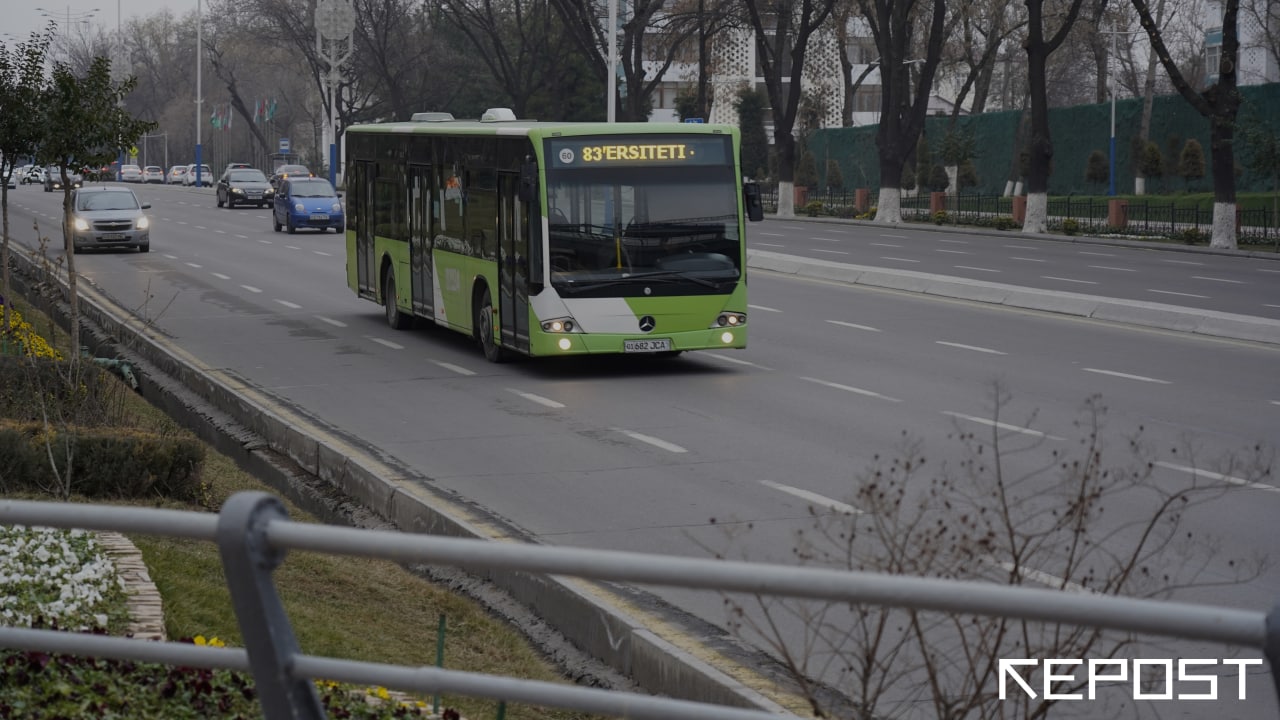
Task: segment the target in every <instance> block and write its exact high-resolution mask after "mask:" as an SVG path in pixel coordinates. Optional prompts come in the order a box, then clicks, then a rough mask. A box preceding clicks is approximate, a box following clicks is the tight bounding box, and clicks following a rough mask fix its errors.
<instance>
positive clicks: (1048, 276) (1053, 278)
mask: <svg viewBox="0 0 1280 720" xmlns="http://www.w3.org/2000/svg"><path fill="white" fill-rule="evenodd" d="M1040 277H1042V278H1044V279H1045V280H1059V281H1061V282H1069V283H1079V284H1081V285H1097V284H1098V283H1096V282H1094V281H1092V280H1073V279H1071V278H1064V277H1054V276H1053V275H1041V276H1040Z"/></svg>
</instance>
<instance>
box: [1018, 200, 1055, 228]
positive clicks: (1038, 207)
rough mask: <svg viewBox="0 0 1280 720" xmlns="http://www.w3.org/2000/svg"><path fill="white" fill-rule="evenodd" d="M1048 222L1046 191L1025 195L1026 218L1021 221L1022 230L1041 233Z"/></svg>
mask: <svg viewBox="0 0 1280 720" xmlns="http://www.w3.org/2000/svg"><path fill="white" fill-rule="evenodd" d="M1048 222H1049V195H1048V193H1031V194H1030V195H1027V218H1026V220H1024V221H1023V222H1022V232H1025V233H1042V232H1044V231H1045V229H1046V227H1047V225H1048Z"/></svg>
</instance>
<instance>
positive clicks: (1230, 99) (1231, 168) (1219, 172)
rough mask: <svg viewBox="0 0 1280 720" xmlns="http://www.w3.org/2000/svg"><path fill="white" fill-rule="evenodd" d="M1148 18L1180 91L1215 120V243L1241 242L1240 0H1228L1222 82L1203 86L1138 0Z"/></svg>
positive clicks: (1212, 140)
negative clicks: (1190, 78)
mask: <svg viewBox="0 0 1280 720" xmlns="http://www.w3.org/2000/svg"><path fill="white" fill-rule="evenodd" d="M1133 7H1134V9H1136V10H1137V11H1138V16H1139V17H1140V18H1141V19H1142V28H1143V29H1144V30H1146V31H1147V37H1149V38H1150V39H1151V47H1152V49H1154V50H1155V54H1156V57H1158V58H1160V64H1161V65H1163V66H1164V69H1165V72H1167V73H1168V74H1169V79H1170V80H1172V81H1173V86H1174V88H1175V89H1177V91H1178V93H1179V94H1180V95H1182V97H1183V98H1184V99H1185V100H1186V101H1187V102H1188V103H1191V106H1192V107H1194V108H1195V109H1196V111H1197V112H1199V113H1200V114H1201V115H1203V116H1204V117H1205V118H1206V119H1208V120H1209V147H1210V152H1211V155H1212V158H1213V159H1212V169H1213V237H1212V238H1211V239H1210V241H1209V244H1210V246H1212V247H1216V248H1235V247H1236V175H1235V149H1234V144H1235V143H1234V138H1235V125H1236V114H1237V113H1238V112H1239V110H1240V92H1239V90H1238V89H1237V88H1236V73H1237V71H1238V66H1237V63H1238V61H1239V56H1240V37H1239V34H1238V32H1239V28H1238V25H1237V21H1238V15H1239V10H1240V0H1224V2H1223V5H1222V53H1221V56H1220V59H1219V61H1218V67H1217V68H1216V70H1217V77H1218V79H1217V82H1215V83H1213V84H1212V85H1210V86H1209V87H1207V88H1205V89H1204V90H1203V91H1199V92H1197V91H1196V89H1195V88H1194V87H1192V85H1191V84H1190V83H1189V82H1187V79H1186V77H1184V76H1183V74H1182V72H1181V71H1180V70H1179V69H1178V67H1177V65H1176V64H1174V60H1173V57H1172V56H1171V55H1170V54H1169V48H1168V46H1166V45H1165V42H1164V37H1163V35H1162V33H1161V32H1160V25H1159V24H1158V23H1157V22H1156V20H1155V18H1154V17H1152V15H1151V9H1150V8H1149V7H1148V6H1147V3H1146V0H1133Z"/></svg>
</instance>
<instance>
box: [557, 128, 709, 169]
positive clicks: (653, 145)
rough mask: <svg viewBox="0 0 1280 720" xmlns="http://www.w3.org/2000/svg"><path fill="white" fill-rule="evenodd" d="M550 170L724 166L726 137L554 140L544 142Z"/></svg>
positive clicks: (576, 138)
mask: <svg viewBox="0 0 1280 720" xmlns="http://www.w3.org/2000/svg"><path fill="white" fill-rule="evenodd" d="M547 150H548V157H549V158H550V163H549V165H550V167H551V168H552V169H557V170H570V169H573V170H585V169H589V168H605V167H609V168H615V167H637V166H666V167H680V166H690V165H702V166H706V165H727V164H729V163H730V162H732V160H731V159H730V156H729V136H727V135H712V136H693V137H690V136H679V135H656V136H654V135H650V136H647V137H636V136H631V137H623V136H616V135H608V136H592V137H573V138H554V139H551V140H548V141H547Z"/></svg>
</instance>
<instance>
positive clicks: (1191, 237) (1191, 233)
mask: <svg viewBox="0 0 1280 720" xmlns="http://www.w3.org/2000/svg"><path fill="white" fill-rule="evenodd" d="M1172 237H1173V239H1174V240H1181V241H1182V242H1184V243H1186V244H1188V245H1195V244H1197V243H1202V242H1206V241H1208V239H1209V234H1208V233H1206V232H1204V231H1202V230H1200V229H1199V228H1193V227H1189V228H1183V229H1181V230H1178V231H1175V232H1174V233H1173V235H1172Z"/></svg>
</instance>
